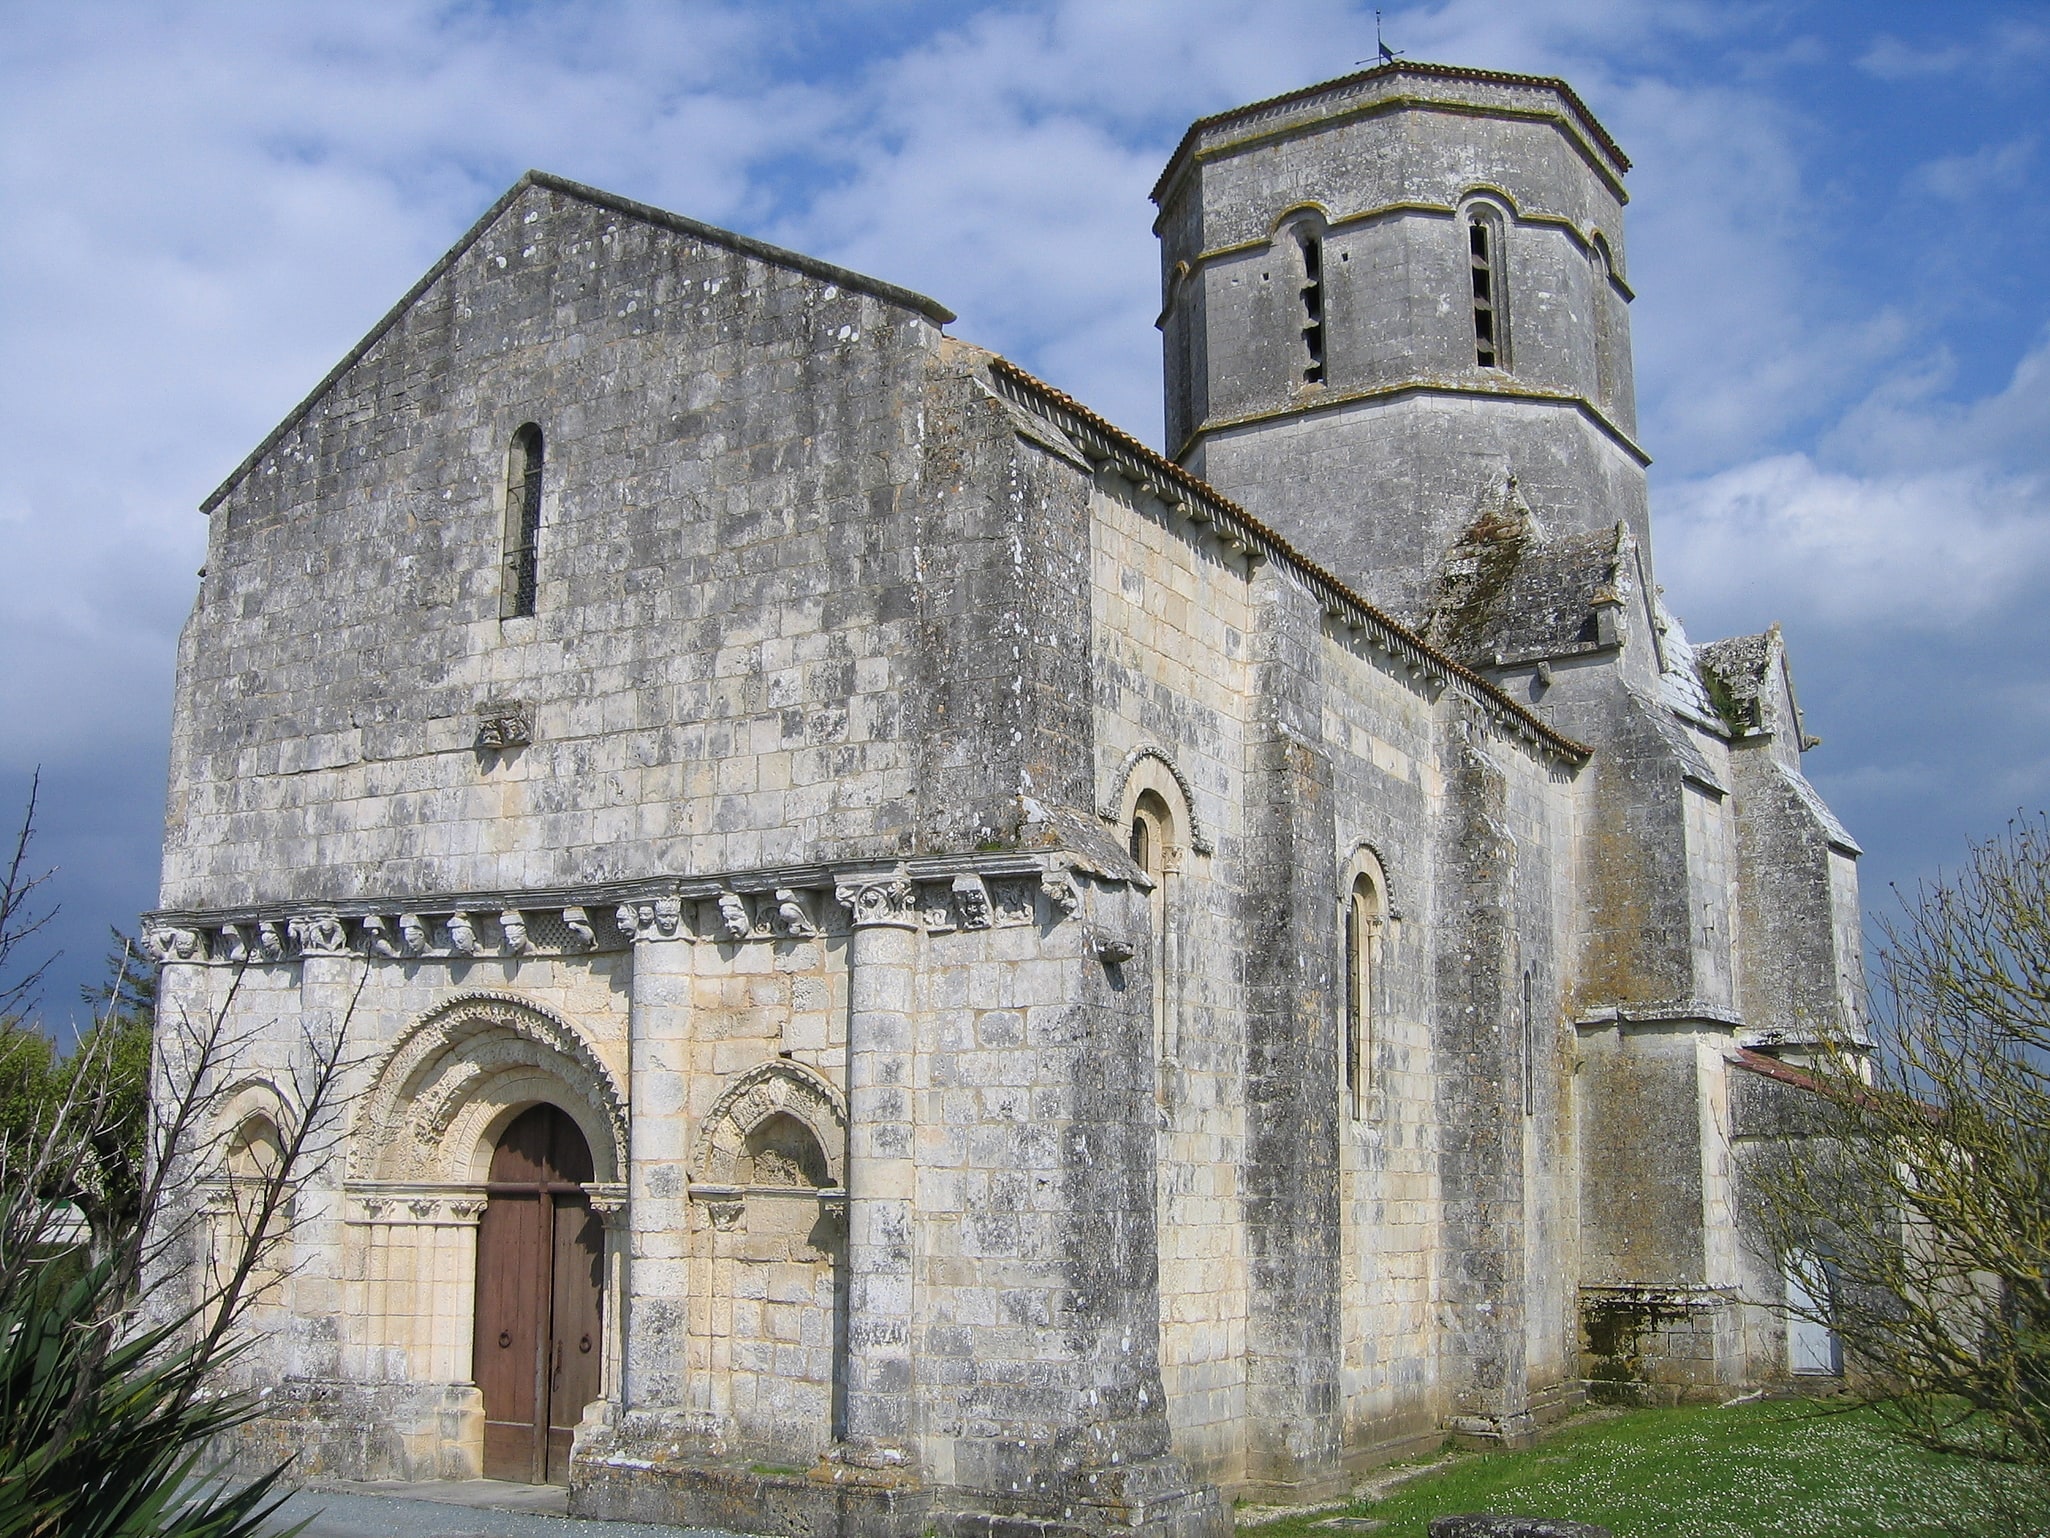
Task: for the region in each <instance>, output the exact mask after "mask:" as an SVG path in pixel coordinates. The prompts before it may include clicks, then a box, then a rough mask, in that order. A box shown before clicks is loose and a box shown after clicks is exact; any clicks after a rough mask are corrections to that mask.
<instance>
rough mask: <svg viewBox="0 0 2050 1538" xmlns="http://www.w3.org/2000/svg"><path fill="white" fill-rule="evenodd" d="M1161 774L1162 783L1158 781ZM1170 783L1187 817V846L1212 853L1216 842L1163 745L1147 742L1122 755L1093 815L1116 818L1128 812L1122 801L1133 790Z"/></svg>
mask: <svg viewBox="0 0 2050 1538" xmlns="http://www.w3.org/2000/svg"><path fill="white" fill-rule="evenodd" d="M1163 775H1165V777H1166V783H1160V780H1161V776H1163ZM1170 787H1172V789H1173V791H1174V794H1175V796H1176V797H1177V798H1178V799H1179V801H1180V803H1181V805H1180V811H1181V814H1182V816H1183V817H1185V818H1187V819H1188V824H1189V831H1188V843H1189V847H1190V848H1191V849H1193V850H1195V851H1196V853H1198V854H1210V853H1212V852H1213V851H1214V850H1215V849H1216V845H1215V844H1213V843H1212V842H1211V839H1210V833H1209V830H1208V829H1206V828H1205V827H1204V826H1203V824H1202V822H1201V820H1200V819H1198V817H1197V816H1196V793H1195V792H1194V791H1193V790H1192V789H1191V788H1190V786H1189V779H1188V776H1187V775H1185V774H1183V773H1182V771H1181V766H1180V765H1178V764H1177V763H1176V762H1175V761H1174V760H1173V759H1172V758H1170V757H1169V756H1168V753H1167V750H1166V749H1165V748H1161V747H1157V746H1155V745H1154V744H1153V743H1150V742H1149V743H1145V744H1142V745H1141V746H1139V747H1136V748H1134V749H1132V751H1131V752H1129V753H1127V754H1126V755H1125V757H1124V762H1123V763H1121V764H1119V765H1118V772H1117V773H1116V774H1114V775H1113V776H1111V782H1110V794H1109V795H1107V796H1105V797H1104V798H1103V804H1102V805H1101V806H1099V807H1098V808H1097V809H1096V815H1097V816H1099V817H1101V818H1102V819H1103V820H1104V821H1105V822H1108V823H1117V822H1120V821H1122V820H1123V819H1124V818H1125V816H1126V815H1127V812H1128V809H1127V806H1126V803H1127V802H1128V801H1130V800H1132V799H1133V798H1134V796H1135V795H1136V794H1137V793H1140V792H1144V791H1147V790H1154V789H1158V790H1163V791H1164V790H1167V789H1169V788H1170Z"/></svg>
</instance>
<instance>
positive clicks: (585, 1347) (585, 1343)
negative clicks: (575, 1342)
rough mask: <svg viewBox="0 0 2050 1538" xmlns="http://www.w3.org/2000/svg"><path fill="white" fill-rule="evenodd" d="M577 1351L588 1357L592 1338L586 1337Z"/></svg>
mask: <svg viewBox="0 0 2050 1538" xmlns="http://www.w3.org/2000/svg"><path fill="white" fill-rule="evenodd" d="M577 1350H579V1351H581V1352H583V1353H584V1354H585V1355H587V1356H588V1355H589V1354H590V1350H591V1337H590V1336H588V1335H586V1336H585V1337H584V1339H583V1344H582V1345H580V1346H578V1347H577Z"/></svg>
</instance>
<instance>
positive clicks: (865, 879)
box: [833, 865, 918, 929]
mask: <svg viewBox="0 0 2050 1538" xmlns="http://www.w3.org/2000/svg"><path fill="white" fill-rule="evenodd" d="M833 896H834V898H835V899H836V900H837V901H838V902H839V904H840V905H841V906H842V907H843V908H845V909H846V910H847V912H848V914H849V916H850V919H851V922H852V923H853V925H854V927H855V928H856V929H865V928H867V927H868V926H869V925H871V924H888V925H893V926H895V927H897V928H899V929H916V928H917V927H918V888H917V887H916V886H915V885H913V884H912V880H911V872H910V870H909V869H908V868H907V867H905V866H902V865H899V866H898V867H897V868H896V869H895V870H893V871H891V872H889V873H888V874H887V875H881V876H848V877H843V878H842V879H841V880H840V882H839V884H838V885H836V886H835V887H834V888H833Z"/></svg>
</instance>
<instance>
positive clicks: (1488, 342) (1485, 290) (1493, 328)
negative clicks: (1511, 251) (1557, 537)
mask: <svg viewBox="0 0 2050 1538" xmlns="http://www.w3.org/2000/svg"><path fill="white" fill-rule="evenodd" d="M1466 250H1467V264H1468V267H1469V269H1470V270H1471V272H1472V274H1473V355H1474V362H1475V363H1477V364H1479V365H1480V366H1481V367H1482V368H1500V369H1506V368H1508V367H1509V337H1508V327H1507V326H1506V325H1505V324H1504V320H1505V315H1504V309H1505V306H1504V304H1503V285H1502V226H1501V223H1500V221H1498V220H1497V219H1496V218H1495V217H1494V215H1493V214H1492V213H1490V212H1488V211H1485V210H1483V209H1478V208H1477V209H1474V210H1473V211H1471V212H1470V213H1468V214H1467V216H1466Z"/></svg>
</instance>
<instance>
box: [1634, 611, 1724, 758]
mask: <svg viewBox="0 0 2050 1538" xmlns="http://www.w3.org/2000/svg"><path fill="white" fill-rule="evenodd" d="M1651 602H1652V623H1653V624H1655V625H1657V626H1658V629H1659V650H1660V652H1661V653H1662V654H1663V656H1664V657H1665V671H1664V672H1663V673H1661V674H1660V675H1659V698H1660V699H1662V700H1664V701H1665V702H1666V704H1668V705H1670V706H1671V707H1672V708H1673V709H1674V710H1677V711H1678V712H1679V713H1680V714H1681V715H1683V716H1685V717H1687V718H1688V719H1689V720H1690V721H1694V722H1697V723H1699V724H1700V725H1702V726H1706V727H1709V728H1711V729H1713V730H1714V731H1717V732H1719V733H1723V734H1725V735H1727V733H1728V731H1729V725H1728V723H1727V722H1725V721H1724V720H1723V718H1722V716H1721V714H1720V713H1718V712H1717V710H1716V708H1715V701H1714V700H1712V699H1710V698H1709V696H1708V686H1707V685H1706V684H1704V683H1703V682H1702V681H1701V664H1700V662H1699V660H1698V654H1697V653H1696V652H1695V650H1694V643H1693V642H1692V641H1689V640H1688V639H1687V630H1686V627H1685V626H1683V625H1682V624H1681V623H1680V620H1679V616H1677V615H1676V614H1674V613H1673V612H1672V611H1671V610H1670V609H1668V608H1667V607H1666V601H1665V599H1664V598H1663V597H1662V596H1660V595H1659V594H1658V593H1656V592H1654V593H1653V594H1652V598H1651Z"/></svg>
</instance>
